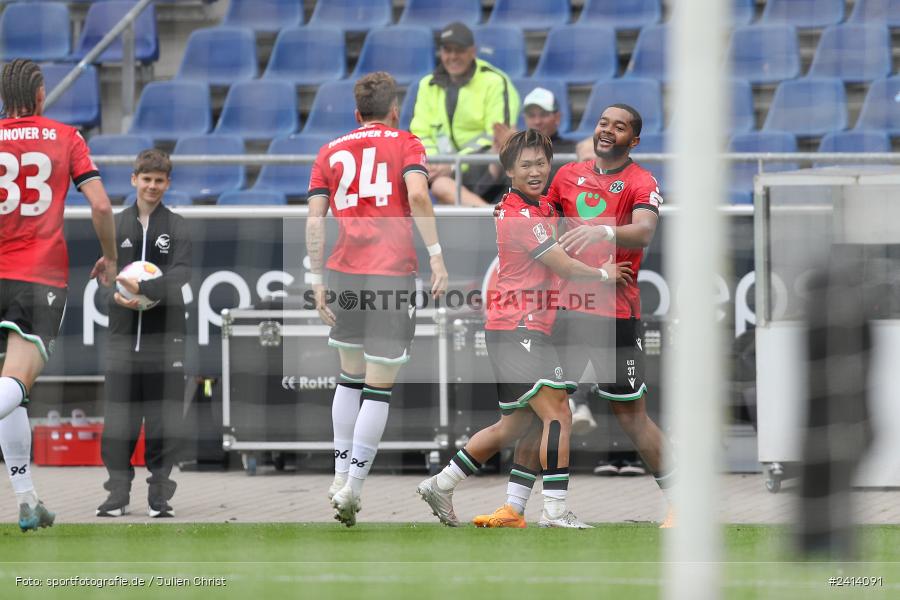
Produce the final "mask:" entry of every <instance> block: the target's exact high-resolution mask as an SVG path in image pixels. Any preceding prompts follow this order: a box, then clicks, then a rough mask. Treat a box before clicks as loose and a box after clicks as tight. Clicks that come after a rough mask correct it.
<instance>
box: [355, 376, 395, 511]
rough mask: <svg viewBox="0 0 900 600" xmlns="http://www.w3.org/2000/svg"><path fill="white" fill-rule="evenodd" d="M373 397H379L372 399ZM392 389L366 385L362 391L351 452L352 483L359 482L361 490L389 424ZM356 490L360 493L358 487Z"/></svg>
mask: <svg viewBox="0 0 900 600" xmlns="http://www.w3.org/2000/svg"><path fill="white" fill-rule="evenodd" d="M371 397H375V398H379V400H372V399H370V398H371ZM385 400H390V390H389V389H387V390H385V389H379V388H371V387H368V386H367V387H365V388H363V393H362V406H360V408H359V415H358V416H357V417H356V427H354V429H353V450H352V451H351V453H350V456H351V459H350V484H351V485H354V482H353V480H354V479H356V480H359V481H358V482H357V485H358V488H359V490H362V484H361V483H360V482H361V481H364V480H365V479H366V477H368V476H369V470H371V468H372V462H373V461H374V460H375V454H377V453H378V444H379V443H380V442H381V436H382V435H383V434H384V428H385V425H387V420H388V413H389V410H390V404H389V403H388V402H386V401H385ZM354 491H355V492H357V493H358V490H357V488H356V487H354Z"/></svg>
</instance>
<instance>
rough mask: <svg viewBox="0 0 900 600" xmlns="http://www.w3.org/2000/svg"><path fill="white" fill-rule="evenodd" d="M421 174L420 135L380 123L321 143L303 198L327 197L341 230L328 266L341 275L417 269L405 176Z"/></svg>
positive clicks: (400, 272) (405, 272) (423, 165)
mask: <svg viewBox="0 0 900 600" xmlns="http://www.w3.org/2000/svg"><path fill="white" fill-rule="evenodd" d="M410 172H421V173H423V174H424V175H425V176H426V177H427V176H428V171H427V169H426V160H425V147H424V146H423V145H422V142H420V141H419V138H417V137H416V136H414V135H413V134H411V133H409V132H407V131H400V130H398V129H394V128H391V127H388V126H387V125H384V124H382V123H370V124H366V125H363V126H361V127H359V128H357V129H355V130H354V131H351V132H350V133H348V134H346V135H343V136H341V137H339V138H337V139H334V140H332V141H331V142H329V143H327V144H325V145H324V146H322V148H321V149H320V150H319V154H318V157H317V158H316V162H315V164H313V168H312V175H311V177H310V182H309V194H308V197H310V198H312V197H313V196H317V195H322V196H327V197H328V198H329V201H330V204H331V211H332V213H333V214H334V216H336V217H338V225H339V228H340V233H339V235H338V239H337V243H336V244H335V246H334V249H333V250H332V252H331V256H330V257H329V259H328V263H327V267H328V268H329V269H331V270H333V271H341V272H343V273H358V274H363V273H365V274H370V275H408V274H410V273H413V272H415V271H416V269H417V260H416V252H415V247H414V246H413V233H412V223H411V219H410V208H409V199H408V198H407V194H406V186H405V185H403V180H404V176H405V175H406V174H408V173H410Z"/></svg>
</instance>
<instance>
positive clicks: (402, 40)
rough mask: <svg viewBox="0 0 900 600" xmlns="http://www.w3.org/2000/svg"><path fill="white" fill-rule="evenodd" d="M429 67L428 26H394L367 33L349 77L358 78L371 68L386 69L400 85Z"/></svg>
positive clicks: (431, 62)
mask: <svg viewBox="0 0 900 600" xmlns="http://www.w3.org/2000/svg"><path fill="white" fill-rule="evenodd" d="M432 69H434V36H433V34H432V32H431V29H429V28H427V27H418V26H414V25H393V26H391V27H380V28H377V29H373V30H371V31H370V32H369V34H368V35H367V36H366V41H365V42H364V43H363V47H362V50H361V51H360V55H359V60H358V61H357V63H356V68H355V69H354V70H353V75H351V78H353V79H357V78H358V77H360V76H362V75H365V74H366V73H372V72H374V71H387V72H389V73H390V74H391V75H392V76H393V77H394V79H395V80H396V81H397V83H398V84H399V85H409V84H410V83H411V82H413V81H418V80H419V79H421V78H422V77H423V76H424V75H426V74H427V73H430V72H431V70H432Z"/></svg>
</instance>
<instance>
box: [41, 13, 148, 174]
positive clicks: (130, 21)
mask: <svg viewBox="0 0 900 600" xmlns="http://www.w3.org/2000/svg"><path fill="white" fill-rule="evenodd" d="M151 2H153V0H140V1H139V2H138V3H137V4H135V5H134V7H133V8H132V9H131V10H129V11H128V12H127V13H126V14H125V15H124V16H123V17H122V18H121V19H120V20H119V22H118V23H116V24H115V26H114V27H113V28H112V29H110V30H109V32H107V34H106V35H105V36H103V38H102V39H101V40H100V41H99V42H97V45H96V46H94V47H93V48H91V50H90V52H88V53H87V54H86V55H85V56H84V58H82V59H81V60H80V61H79V62H78V64H77V65H75V66H74V67H72V70H71V71H69V72H68V74H66V76H65V77H63V79H62V81H60V82H59V83H58V84H56V87H54V88H53V90H52V91H51V92H50V93H49V94H47V99H46V100H44V109H45V110H46V109H48V108H50V107H51V106H53V103H54V102H56V101H57V100H59V98H60V96H62V95H63V94H64V93H65V92H66V90H68V89H69V88H70V87H71V86H72V84H73V83H75V80H76V79H78V78H79V77H80V76H81V75H82V73H84V72H85V71H86V70H87V68H88V67H89V66H91V64H92V63H93V62H94V60H96V59H97V57H99V56H100V55H101V54H102V53H103V51H104V50H106V48H107V47H109V45H110V44H112V43H113V42H114V41H115V39H116V38H117V37H119V35H121V36H122V131H127V130H128V128H129V127H131V118H132V115H133V114H134V80H135V74H134V73H135V65H134V21H135V19H137V17H138V15H140V14H141V12H143V10H144V9H145V8H147V6H148V5H149V4H150V3H151ZM131 159H132V160H134V157H131ZM116 164H119V163H116Z"/></svg>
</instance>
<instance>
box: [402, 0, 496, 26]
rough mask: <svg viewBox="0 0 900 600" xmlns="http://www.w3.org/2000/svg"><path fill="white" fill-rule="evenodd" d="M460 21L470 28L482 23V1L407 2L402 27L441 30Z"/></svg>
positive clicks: (409, 0)
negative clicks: (410, 26)
mask: <svg viewBox="0 0 900 600" xmlns="http://www.w3.org/2000/svg"><path fill="white" fill-rule="evenodd" d="M454 21H459V22H461V23H465V24H466V25H468V26H469V27H474V26H475V25H478V23H479V22H480V21H481V0H406V6H405V7H403V14H401V15H400V20H399V21H397V22H398V23H399V24H400V25H421V26H424V27H430V28H431V29H441V28H442V27H444V26H445V25H447V24H448V23H452V22H454Z"/></svg>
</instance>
